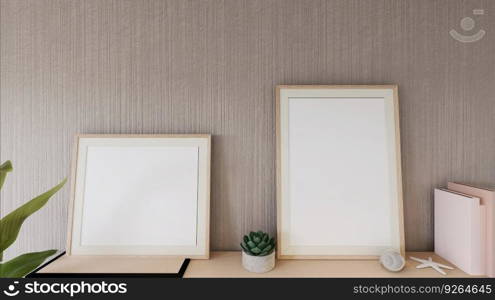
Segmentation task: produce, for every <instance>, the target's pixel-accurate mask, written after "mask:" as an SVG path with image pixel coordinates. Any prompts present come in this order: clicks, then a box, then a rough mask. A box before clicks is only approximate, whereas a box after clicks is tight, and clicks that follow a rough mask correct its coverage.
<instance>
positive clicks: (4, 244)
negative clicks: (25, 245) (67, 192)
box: [0, 179, 67, 253]
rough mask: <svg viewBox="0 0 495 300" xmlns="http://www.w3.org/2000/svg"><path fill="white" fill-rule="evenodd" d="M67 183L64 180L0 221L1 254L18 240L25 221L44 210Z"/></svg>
mask: <svg viewBox="0 0 495 300" xmlns="http://www.w3.org/2000/svg"><path fill="white" fill-rule="evenodd" d="M66 181H67V179H64V180H63V181H62V182H60V183H59V184H58V185H56V186H55V187H54V188H52V189H51V190H49V191H48V192H45V193H43V194H41V195H39V196H38V197H36V198H34V199H32V200H31V201H29V202H28V203H26V204H24V205H23V206H21V207H19V208H17V209H16V210H14V211H13V212H11V213H10V214H8V215H7V216H5V217H4V218H3V219H1V220H0V253H2V252H3V251H4V250H5V249H7V248H8V247H9V246H10V245H11V244H12V243H13V242H14V241H15V240H16V238H17V235H18V234H19V231H20V230H21V226H22V223H24V220H26V218H27V217H29V216H30V215H31V214H33V213H34V212H36V211H37V210H39V209H40V208H42V207H43V206H44V205H45V204H46V202H48V199H50V197H51V196H53V195H54V194H55V193H56V192H58V190H60V189H61V188H62V187H63V186H64V184H65V182H66Z"/></svg>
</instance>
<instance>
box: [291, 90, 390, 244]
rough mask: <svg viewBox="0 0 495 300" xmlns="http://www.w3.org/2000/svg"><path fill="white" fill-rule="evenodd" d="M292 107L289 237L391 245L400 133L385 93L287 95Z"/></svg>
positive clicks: (300, 240)
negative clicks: (390, 116) (366, 95)
mask: <svg viewBox="0 0 495 300" xmlns="http://www.w3.org/2000/svg"><path fill="white" fill-rule="evenodd" d="M288 106H289V107H288V111H289V117H288V119H289V123H288V129H289V130H288V146H289V153H288V176H289V177H288V180H289V187H290V188H289V207H290V235H289V243H290V244H291V245H297V246H385V245H392V244H394V243H395V237H394V234H395V232H392V228H393V226H394V225H395V222H394V220H392V218H391V215H392V214H391V211H392V209H393V208H394V201H395V200H396V190H394V189H393V188H391V186H394V187H395V186H396V183H395V182H391V179H390V178H392V176H393V172H394V168H395V164H394V163H393V162H394V159H395V157H394V156H393V155H392V156H391V154H392V151H393V150H394V148H395V143H394V141H395V140H394V131H393V130H394V129H393V127H390V124H389V123H390V120H388V119H387V114H388V111H387V109H389V107H390V106H389V107H387V105H386V100H385V99H384V98H372V99H362V98H290V99H289V102H288ZM391 172H392V174H391Z"/></svg>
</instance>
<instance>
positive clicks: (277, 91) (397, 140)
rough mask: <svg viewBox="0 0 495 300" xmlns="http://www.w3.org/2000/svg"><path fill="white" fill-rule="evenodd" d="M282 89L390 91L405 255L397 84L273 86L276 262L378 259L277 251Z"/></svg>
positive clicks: (278, 245)
mask: <svg viewBox="0 0 495 300" xmlns="http://www.w3.org/2000/svg"><path fill="white" fill-rule="evenodd" d="M282 89H391V90H392V100H393V105H394V124H395V147H396V152H397V153H396V165H397V170H396V172H397V179H398V182H397V192H398V197H399V199H398V203H397V206H398V210H399V213H398V218H399V220H398V221H399V224H398V225H399V247H400V253H401V255H402V256H405V254H406V249H405V232H404V202H403V201H404V200H403V197H404V196H403V183H402V157H401V142H400V117H399V115H400V114H399V93H398V89H399V86H398V85H397V84H383V85H277V86H276V87H275V94H276V95H275V113H276V116H275V122H276V124H275V128H276V200H277V201H276V205H277V209H276V212H277V252H276V254H277V255H276V256H277V258H278V259H334V260H369V259H378V256H376V255H349V256H346V255H285V254H282V253H281V252H280V251H281V243H282V242H281V235H282V232H281V222H282V221H281V201H282V186H281V185H282V183H281V171H282V170H281V157H280V156H281V146H282V145H281V132H280V130H281V124H280V121H281V119H280V106H281V103H280V101H281V98H280V92H281V90H282Z"/></svg>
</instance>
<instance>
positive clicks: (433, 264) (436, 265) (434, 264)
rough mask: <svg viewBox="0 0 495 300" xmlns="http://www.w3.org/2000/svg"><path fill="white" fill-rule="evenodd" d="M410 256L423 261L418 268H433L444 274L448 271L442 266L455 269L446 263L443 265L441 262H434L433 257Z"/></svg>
mask: <svg viewBox="0 0 495 300" xmlns="http://www.w3.org/2000/svg"><path fill="white" fill-rule="evenodd" d="M409 258H410V259H412V260H415V261H417V262H420V263H421V264H420V265H417V266H416V269H424V268H433V269H435V271H437V272H438V273H440V274H443V275H447V273H445V271H444V270H442V269H441V268H444V269H449V270H454V268H452V267H450V266H446V265H442V264H439V263H437V262H434V261H433V260H432V259H431V257H428V260H426V259H421V258H417V257H413V256H409Z"/></svg>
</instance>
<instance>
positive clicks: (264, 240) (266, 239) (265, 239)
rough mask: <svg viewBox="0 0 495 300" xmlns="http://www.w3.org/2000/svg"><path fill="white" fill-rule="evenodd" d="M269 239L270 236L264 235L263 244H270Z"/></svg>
mask: <svg viewBox="0 0 495 300" xmlns="http://www.w3.org/2000/svg"><path fill="white" fill-rule="evenodd" d="M268 239H269V237H268V234H267V233H263V238H262V239H261V240H262V241H263V242H265V243H268Z"/></svg>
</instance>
